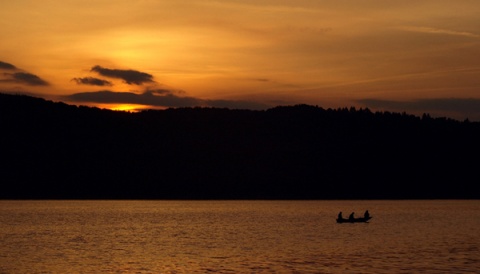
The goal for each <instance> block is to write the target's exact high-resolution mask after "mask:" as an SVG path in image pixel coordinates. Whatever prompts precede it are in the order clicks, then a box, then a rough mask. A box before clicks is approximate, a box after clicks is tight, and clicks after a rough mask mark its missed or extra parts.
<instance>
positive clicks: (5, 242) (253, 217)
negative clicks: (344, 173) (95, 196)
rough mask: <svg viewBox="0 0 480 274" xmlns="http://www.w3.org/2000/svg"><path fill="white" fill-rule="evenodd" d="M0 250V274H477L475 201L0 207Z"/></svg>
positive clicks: (478, 208)
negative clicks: (366, 219)
mask: <svg viewBox="0 0 480 274" xmlns="http://www.w3.org/2000/svg"><path fill="white" fill-rule="evenodd" d="M365 209H368V210H369V211H370V214H371V215H372V216H373V219H372V220H371V221H370V223H368V224H365V223H358V224H337V223H335V218H336V215H337V213H338V212H339V211H343V213H344V216H348V214H349V213H350V212H351V211H355V212H356V215H362V214H363V212H364V211H365ZM0 243H1V245H0V273H210V272H214V273H480V201H478V200H476V201H0Z"/></svg>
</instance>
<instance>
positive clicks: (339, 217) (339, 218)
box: [338, 211, 343, 220]
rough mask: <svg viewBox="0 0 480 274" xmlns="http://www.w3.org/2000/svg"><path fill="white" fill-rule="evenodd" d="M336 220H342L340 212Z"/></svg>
mask: <svg viewBox="0 0 480 274" xmlns="http://www.w3.org/2000/svg"><path fill="white" fill-rule="evenodd" d="M338 220H343V216H342V212H341V211H340V213H338Z"/></svg>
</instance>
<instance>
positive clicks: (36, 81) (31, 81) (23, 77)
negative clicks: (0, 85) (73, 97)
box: [3, 72, 49, 86]
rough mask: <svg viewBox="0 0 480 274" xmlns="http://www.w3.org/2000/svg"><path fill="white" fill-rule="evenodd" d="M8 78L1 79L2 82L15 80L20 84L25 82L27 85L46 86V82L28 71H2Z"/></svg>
mask: <svg viewBox="0 0 480 274" xmlns="http://www.w3.org/2000/svg"><path fill="white" fill-rule="evenodd" d="M4 75H5V76H7V78H8V79H5V80H3V81H4V82H16V83H21V84H26V85H29V86H48V85H49V84H48V82H46V81H45V80H42V79H41V78H40V77H38V76H37V75H35V74H31V73H28V72H15V73H4Z"/></svg>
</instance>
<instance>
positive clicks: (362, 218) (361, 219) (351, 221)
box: [337, 216, 372, 224]
mask: <svg viewBox="0 0 480 274" xmlns="http://www.w3.org/2000/svg"><path fill="white" fill-rule="evenodd" d="M370 219H372V217H371V216H369V217H367V218H365V217H361V218H353V219H352V220H350V219H344V218H341V219H338V218H337V223H339V224H341V223H368V221H369V220H370Z"/></svg>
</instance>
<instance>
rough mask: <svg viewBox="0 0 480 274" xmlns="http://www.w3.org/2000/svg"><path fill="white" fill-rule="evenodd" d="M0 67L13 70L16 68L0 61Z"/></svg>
mask: <svg viewBox="0 0 480 274" xmlns="http://www.w3.org/2000/svg"><path fill="white" fill-rule="evenodd" d="M0 69H8V70H15V69H17V68H16V67H15V66H14V65H12V64H9V63H5V62H2V61H0Z"/></svg>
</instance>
